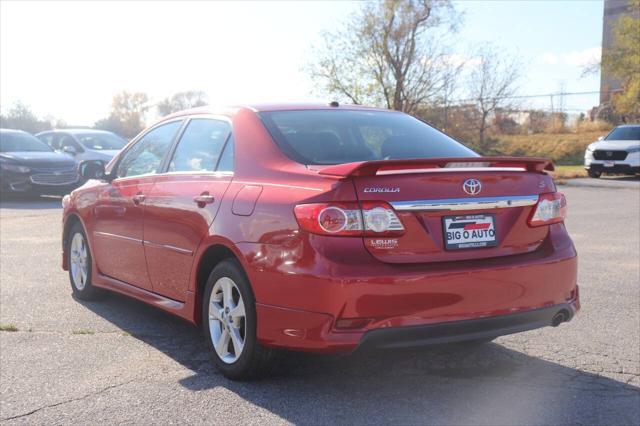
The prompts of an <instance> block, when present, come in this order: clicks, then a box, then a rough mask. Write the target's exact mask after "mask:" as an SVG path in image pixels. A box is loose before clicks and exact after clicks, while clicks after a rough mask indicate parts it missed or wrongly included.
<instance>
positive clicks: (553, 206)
mask: <svg viewBox="0 0 640 426" xmlns="http://www.w3.org/2000/svg"><path fill="white" fill-rule="evenodd" d="M566 217H567V200H566V198H564V194H562V193H560V192H550V193H547V194H540V196H539V197H538V203H537V204H536V206H535V209H534V210H533V214H532V215H531V217H530V218H529V226H542V225H551V224H552V223H558V222H562V221H564V219H565V218H566Z"/></svg>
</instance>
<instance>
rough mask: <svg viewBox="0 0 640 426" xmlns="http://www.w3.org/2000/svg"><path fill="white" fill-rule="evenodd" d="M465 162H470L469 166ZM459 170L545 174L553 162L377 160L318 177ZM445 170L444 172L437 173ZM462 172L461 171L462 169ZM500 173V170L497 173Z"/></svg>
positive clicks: (533, 159) (331, 169) (535, 159)
mask: <svg viewBox="0 0 640 426" xmlns="http://www.w3.org/2000/svg"><path fill="white" fill-rule="evenodd" d="M465 163H468V167H466V165H465ZM456 168H466V169H478V168H480V169H482V170H484V171H491V170H489V169H491V168H500V169H502V170H504V169H513V170H524V171H529V172H538V173H542V172H543V171H545V170H546V171H553V170H554V166H553V162H552V161H551V160H548V159H546V158H538V157H459V158H424V159H422V158H417V159H411V160H376V161H359V162H355V163H345V164H337V165H335V166H326V167H322V168H318V169H317V172H318V174H321V175H324V176H336V177H342V178H346V177H353V176H375V175H377V174H401V173H417V172H432V171H433V172H436V171H455V169H456ZM438 169H443V170H438ZM461 171H462V170H461ZM496 171H498V170H496Z"/></svg>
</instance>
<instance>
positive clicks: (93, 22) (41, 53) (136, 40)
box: [0, 0, 603, 125]
mask: <svg viewBox="0 0 640 426" xmlns="http://www.w3.org/2000/svg"><path fill="white" fill-rule="evenodd" d="M455 5H456V8H457V9H458V10H460V11H463V12H464V19H463V23H462V25H461V27H460V31H459V33H458V35H457V36H456V40H459V43H458V45H457V46H456V49H457V51H458V54H460V55H462V56H464V55H469V52H471V51H472V47H473V46H474V45H478V44H482V43H492V44H494V45H496V46H499V47H501V48H504V51H505V52H509V53H510V54H517V55H519V56H520V57H521V59H522V62H523V64H524V67H523V71H524V74H525V78H523V79H522V81H521V84H520V92H521V93H522V94H541V93H551V92H557V91H559V90H560V88H561V87H564V89H565V90H566V91H568V92H573V91H575V92H582V91H591V90H598V89H599V76H598V75H592V76H588V77H586V78H582V77H581V74H582V69H583V68H584V65H585V64H587V63H588V62H589V61H591V60H593V59H594V58H597V57H599V49H600V43H601V37H602V36H601V32H602V8H603V5H602V1H561V0H557V1H470V0H467V1H458V2H456V3H455ZM360 6H361V3H357V2H355V3H354V2H347V1H317V2H310V1H305V2H269V1H261V2H248V1H247V2H233V3H232V2H204V1H199V2H184V1H183V2H169V1H161V2H151V1H144V2H119V1H108V2H96V1H91V2H55V1H46V2H35V1H23V2H18V1H5V0H3V1H1V2H0V107H1V108H2V110H3V111H6V109H8V108H9V107H10V106H11V105H12V104H13V103H14V102H16V101H17V100H21V101H22V102H24V103H25V104H27V105H29V106H30V107H31V108H32V109H33V110H34V112H35V113H36V114H38V115H40V116H44V115H52V116H55V117H57V118H62V119H64V120H66V121H67V122H68V123H73V124H78V125H80V124H82V125H91V124H93V122H95V121H96V120H98V119H100V118H103V117H105V116H106V115H107V114H108V111H109V108H110V101H111V97H112V96H113V95H114V94H115V93H117V92H118V91H121V90H129V91H144V92H146V93H148V94H149V95H150V96H151V98H152V99H153V100H159V99H161V98H163V97H165V96H170V95H171V94H173V93H175V92H177V91H182V90H189V89H200V90H204V91H206V92H207V93H208V95H209V97H210V99H211V101H212V102H214V103H220V104H227V103H242V102H254V101H255V102H259V101H288V100H292V101H306V100H310V101H313V100H322V101H325V100H326V99H319V98H318V95H317V92H316V93H315V94H314V90H313V89H314V87H313V85H312V84H311V82H310V80H309V78H308V76H307V73H306V72H305V69H304V67H305V64H306V63H308V61H309V59H310V58H311V57H312V56H313V50H312V46H313V45H314V43H315V44H317V43H318V40H319V34H320V32H321V31H322V30H330V29H332V28H336V27H338V26H339V25H340V24H341V22H344V20H345V18H346V17H347V16H348V15H349V14H350V13H352V12H353V11H354V10H356V9H357V8H358V7H360ZM556 101H557V100H556ZM531 102H532V103H533V104H534V105H537V106H542V107H546V106H548V103H549V100H548V99H546V98H542V99H537V100H533V101H531ZM595 104H597V95H592V96H580V97H567V98H565V107H566V108H567V109H569V110H576V111H577V110H581V109H587V108H589V107H591V106H593V105H595Z"/></svg>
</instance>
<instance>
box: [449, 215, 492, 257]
mask: <svg viewBox="0 0 640 426" xmlns="http://www.w3.org/2000/svg"><path fill="white" fill-rule="evenodd" d="M442 224H443V226H444V247H445V248H446V249H447V250H459V249H469V248H481V247H493V246H495V245H497V244H498V243H497V241H496V217H495V215H492V214H477V215H470V216H445V217H443V218H442Z"/></svg>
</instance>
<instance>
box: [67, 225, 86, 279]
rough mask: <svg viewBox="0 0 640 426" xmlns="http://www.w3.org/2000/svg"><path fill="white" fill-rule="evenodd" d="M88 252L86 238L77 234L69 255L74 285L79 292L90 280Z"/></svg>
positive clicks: (72, 241)
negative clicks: (88, 279)
mask: <svg viewBox="0 0 640 426" xmlns="http://www.w3.org/2000/svg"><path fill="white" fill-rule="evenodd" d="M88 257H89V256H88V252H87V244H86V242H85V239H84V236H83V235H82V234H81V233H79V232H77V233H76V234H75V235H74V236H73V239H72V240H71V250H70V253H69V260H70V263H71V277H72V278H73V285H74V286H75V287H76V289H78V290H79V291H82V290H83V289H84V286H85V285H86V283H87V278H88V275H89V273H88V270H89V268H88V264H87V263H88Z"/></svg>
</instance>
